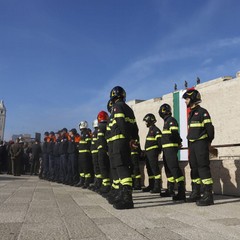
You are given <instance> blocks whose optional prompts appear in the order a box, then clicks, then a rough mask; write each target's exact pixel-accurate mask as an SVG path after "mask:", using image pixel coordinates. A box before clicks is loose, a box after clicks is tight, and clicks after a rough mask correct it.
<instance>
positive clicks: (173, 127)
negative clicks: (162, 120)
mask: <svg viewBox="0 0 240 240" xmlns="http://www.w3.org/2000/svg"><path fill="white" fill-rule="evenodd" d="M169 129H170V130H178V127H177V126H172V127H170V128H169Z"/></svg>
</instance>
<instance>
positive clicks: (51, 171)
mask: <svg viewBox="0 0 240 240" xmlns="http://www.w3.org/2000/svg"><path fill="white" fill-rule="evenodd" d="M54 160H55V159H54V156H53V154H49V178H51V179H53V178H54V164H55V161H54Z"/></svg>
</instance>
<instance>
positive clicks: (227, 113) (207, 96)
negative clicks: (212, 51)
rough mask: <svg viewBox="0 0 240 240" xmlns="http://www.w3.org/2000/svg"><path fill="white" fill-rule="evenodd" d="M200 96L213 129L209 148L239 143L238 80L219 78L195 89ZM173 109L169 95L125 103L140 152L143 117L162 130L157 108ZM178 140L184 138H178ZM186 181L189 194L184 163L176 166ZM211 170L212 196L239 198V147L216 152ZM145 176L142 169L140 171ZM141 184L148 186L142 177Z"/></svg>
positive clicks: (143, 132)
mask: <svg viewBox="0 0 240 240" xmlns="http://www.w3.org/2000/svg"><path fill="white" fill-rule="evenodd" d="M196 89H197V90H199V92H200V93H201V96H202V103H201V106H202V107H204V108H206V109H207V110H208V111H209V113H210V116H211V118H212V121H213V125H214V127H215V139H214V141H213V142H212V145H224V144H236V143H240V99H239V98H240V77H237V78H229V77H220V78H217V79H214V80H211V81H208V82H205V83H202V84H199V85H197V86H196ZM163 103H168V104H170V105H171V106H172V105H173V104H172V103H173V94H172V93H169V94H167V95H164V96H160V97H159V98H154V99H149V100H146V101H143V100H133V101H129V102H128V104H129V106H131V107H132V109H133V110H134V113H135V116H136V120H137V124H138V127H139V136H140V143H141V147H142V149H144V143H145V137H146V134H147V132H148V129H147V127H146V126H145V122H143V117H144V116H145V115H146V114H147V113H153V114H154V115H155V116H156V118H157V123H156V125H157V126H158V127H159V128H160V129H162V127H163V120H162V119H161V118H160V117H159V115H158V110H159V107H160V106H161V104H163ZM181 137H182V138H184V137H186V136H181ZM159 160H160V168H161V171H162V178H163V186H164V187H166V182H167V181H166V177H165V173H164V169H163V168H162V162H161V156H159ZM180 165H181V168H182V169H183V171H184V174H185V177H186V188H187V190H191V179H190V168H189V164H188V161H187V159H186V161H181V162H180ZM211 169H212V175H213V179H214V192H215V193H217V194H226V195H236V196H240V147H227V148H226V147H223V148H218V156H217V157H214V158H212V159H211ZM143 172H144V174H145V175H146V176H147V173H146V169H144V168H143ZM144 184H145V185H147V184H148V179H147V177H145V181H144Z"/></svg>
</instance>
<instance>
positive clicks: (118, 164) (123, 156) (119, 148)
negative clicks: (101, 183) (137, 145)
mask: <svg viewBox="0 0 240 240" xmlns="http://www.w3.org/2000/svg"><path fill="white" fill-rule="evenodd" d="M130 165H131V150H130V146H129V142H128V141H127V140H126V139H118V140H115V141H113V167H114V168H116V170H117V174H118V177H119V178H120V179H121V183H122V182H123V181H124V179H129V182H126V185H132V179H131V180H130V178H131V171H130Z"/></svg>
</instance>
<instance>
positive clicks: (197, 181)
mask: <svg viewBox="0 0 240 240" xmlns="http://www.w3.org/2000/svg"><path fill="white" fill-rule="evenodd" d="M192 182H193V183H196V184H201V183H202V182H201V178H196V179H192Z"/></svg>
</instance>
